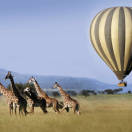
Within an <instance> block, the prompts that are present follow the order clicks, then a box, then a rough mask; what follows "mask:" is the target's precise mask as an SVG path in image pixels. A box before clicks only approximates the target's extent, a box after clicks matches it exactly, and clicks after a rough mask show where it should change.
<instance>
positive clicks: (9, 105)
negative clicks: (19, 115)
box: [8, 103, 11, 115]
mask: <svg viewBox="0 0 132 132" xmlns="http://www.w3.org/2000/svg"><path fill="white" fill-rule="evenodd" d="M8 107H9V113H10V115H11V104H10V103H9V104H8Z"/></svg>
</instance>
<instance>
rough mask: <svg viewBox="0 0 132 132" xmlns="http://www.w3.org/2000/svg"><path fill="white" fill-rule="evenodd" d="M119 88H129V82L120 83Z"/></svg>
mask: <svg viewBox="0 0 132 132" xmlns="http://www.w3.org/2000/svg"><path fill="white" fill-rule="evenodd" d="M118 86H119V87H126V86H127V82H120V83H118Z"/></svg>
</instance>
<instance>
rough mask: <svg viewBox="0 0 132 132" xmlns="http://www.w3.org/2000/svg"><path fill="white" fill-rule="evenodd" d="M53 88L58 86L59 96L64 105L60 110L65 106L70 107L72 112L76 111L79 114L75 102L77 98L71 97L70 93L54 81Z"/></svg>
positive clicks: (77, 104) (77, 105)
mask: <svg viewBox="0 0 132 132" xmlns="http://www.w3.org/2000/svg"><path fill="white" fill-rule="evenodd" d="M53 88H58V90H59V92H60V94H61V96H62V97H63V101H64V107H63V108H62V111H64V109H66V108H72V109H73V112H74V114H75V113H77V114H78V115H79V114H80V111H79V103H78V102H77V100H75V99H73V98H71V97H70V95H69V94H68V93H66V92H65V91H64V90H63V89H62V87H61V86H60V85H59V84H58V83H57V82H55V84H54V86H53ZM62 111H61V112H62Z"/></svg>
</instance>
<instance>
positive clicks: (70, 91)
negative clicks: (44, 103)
mask: <svg viewBox="0 0 132 132" xmlns="http://www.w3.org/2000/svg"><path fill="white" fill-rule="evenodd" d="M67 93H68V94H70V95H71V96H76V95H77V93H76V92H75V91H73V90H69V91H67Z"/></svg>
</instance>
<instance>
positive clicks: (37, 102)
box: [24, 87, 47, 113]
mask: <svg viewBox="0 0 132 132" xmlns="http://www.w3.org/2000/svg"><path fill="white" fill-rule="evenodd" d="M24 93H25V94H26V95H27V96H28V97H29V98H30V99H31V100H32V101H33V104H32V106H31V107H32V108H31V109H32V111H31V113H34V107H40V108H41V109H42V111H43V113H47V110H46V101H45V99H43V98H40V97H39V96H37V95H36V94H35V93H34V92H32V91H31V89H30V88H29V87H27V88H25V89H24Z"/></svg>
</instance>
